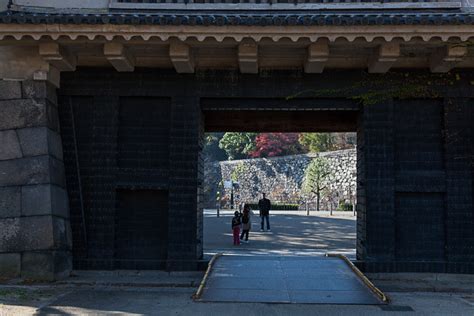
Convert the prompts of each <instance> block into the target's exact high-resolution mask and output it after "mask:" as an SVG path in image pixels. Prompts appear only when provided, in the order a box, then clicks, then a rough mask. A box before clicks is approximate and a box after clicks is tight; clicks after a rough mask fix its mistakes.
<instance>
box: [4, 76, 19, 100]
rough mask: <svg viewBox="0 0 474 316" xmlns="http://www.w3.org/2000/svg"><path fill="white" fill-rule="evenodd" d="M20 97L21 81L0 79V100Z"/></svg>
mask: <svg viewBox="0 0 474 316" xmlns="http://www.w3.org/2000/svg"><path fill="white" fill-rule="evenodd" d="M11 99H21V81H10V80H8V81H7V80H0V100H11Z"/></svg>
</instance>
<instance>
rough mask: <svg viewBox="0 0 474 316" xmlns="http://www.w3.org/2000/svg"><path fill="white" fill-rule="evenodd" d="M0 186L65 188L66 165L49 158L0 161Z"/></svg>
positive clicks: (39, 157)
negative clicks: (33, 185) (34, 185)
mask: <svg viewBox="0 0 474 316" xmlns="http://www.w3.org/2000/svg"><path fill="white" fill-rule="evenodd" d="M0 174H1V175H2V177H0V186H15V185H25V184H41V183H54V184H57V185H59V186H61V187H64V186H65V179H64V164H63V163H62V162H61V161H59V160H57V159H55V158H51V157H49V156H36V157H29V158H21V159H14V160H6V161H0Z"/></svg>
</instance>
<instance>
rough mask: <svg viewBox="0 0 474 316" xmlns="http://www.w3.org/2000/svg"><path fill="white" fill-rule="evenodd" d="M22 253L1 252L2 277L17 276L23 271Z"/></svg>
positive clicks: (0, 273) (0, 271)
mask: <svg viewBox="0 0 474 316" xmlns="http://www.w3.org/2000/svg"><path fill="white" fill-rule="evenodd" d="M20 268H21V254H20V253H0V278H17V277H19V276H20V273H21V269H20Z"/></svg>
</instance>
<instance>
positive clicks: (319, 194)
mask: <svg viewBox="0 0 474 316" xmlns="http://www.w3.org/2000/svg"><path fill="white" fill-rule="evenodd" d="M320 198H321V193H319V192H318V193H316V211H317V212H319V200H320Z"/></svg>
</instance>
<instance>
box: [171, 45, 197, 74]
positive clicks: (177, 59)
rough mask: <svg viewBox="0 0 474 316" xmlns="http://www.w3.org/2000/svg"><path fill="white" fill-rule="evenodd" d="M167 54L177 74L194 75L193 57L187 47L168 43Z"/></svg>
mask: <svg viewBox="0 0 474 316" xmlns="http://www.w3.org/2000/svg"><path fill="white" fill-rule="evenodd" d="M169 54H170V59H171V62H172V63H173V65H174V68H175V69H176V72H177V73H194V56H193V54H192V50H191V48H190V47H189V45H187V44H185V43H183V42H178V41H173V42H171V43H170V49H169Z"/></svg>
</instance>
